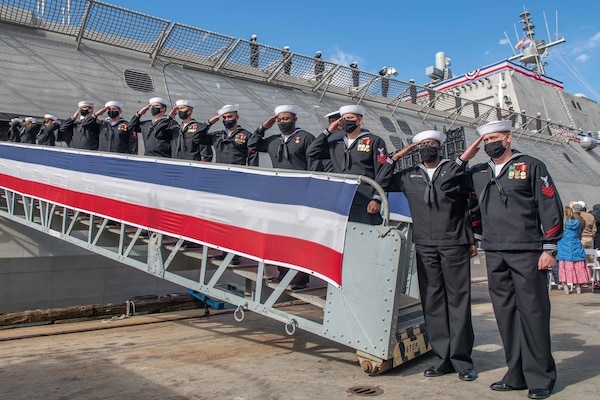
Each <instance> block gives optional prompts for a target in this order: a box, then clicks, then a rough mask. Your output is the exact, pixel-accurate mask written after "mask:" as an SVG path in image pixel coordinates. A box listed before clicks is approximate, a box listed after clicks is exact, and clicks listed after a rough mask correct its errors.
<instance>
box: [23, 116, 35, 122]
mask: <svg viewBox="0 0 600 400" xmlns="http://www.w3.org/2000/svg"><path fill="white" fill-rule="evenodd" d="M25 121H27V122H35V118H33V117H25Z"/></svg>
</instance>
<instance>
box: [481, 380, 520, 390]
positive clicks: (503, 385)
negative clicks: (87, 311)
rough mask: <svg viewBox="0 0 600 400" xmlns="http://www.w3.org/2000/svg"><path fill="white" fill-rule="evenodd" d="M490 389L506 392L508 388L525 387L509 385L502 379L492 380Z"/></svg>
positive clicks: (518, 388) (517, 388)
mask: <svg viewBox="0 0 600 400" xmlns="http://www.w3.org/2000/svg"><path fill="white" fill-rule="evenodd" d="M490 389H492V390H496V391H498V392H508V391H509V390H524V389H527V388H526V387H520V386H510V385H507V384H506V383H504V382H503V381H499V382H494V383H492V384H491V385H490Z"/></svg>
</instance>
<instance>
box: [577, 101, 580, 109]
mask: <svg viewBox="0 0 600 400" xmlns="http://www.w3.org/2000/svg"><path fill="white" fill-rule="evenodd" d="M577 108H579V111H581V106H580V105H579V102H577Z"/></svg>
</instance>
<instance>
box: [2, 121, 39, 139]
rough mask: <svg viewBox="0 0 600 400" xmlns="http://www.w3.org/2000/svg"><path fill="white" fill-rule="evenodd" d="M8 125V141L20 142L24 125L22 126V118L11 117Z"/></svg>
mask: <svg viewBox="0 0 600 400" xmlns="http://www.w3.org/2000/svg"><path fill="white" fill-rule="evenodd" d="M9 125H10V127H9V128H8V141H9V142H16V143H18V142H20V141H21V134H22V133H23V132H24V131H25V127H24V126H23V120H22V119H21V118H12V119H11V120H10V124H9ZM34 143H35V142H34Z"/></svg>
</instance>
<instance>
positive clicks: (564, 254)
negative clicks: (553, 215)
mask: <svg viewBox="0 0 600 400" xmlns="http://www.w3.org/2000/svg"><path fill="white" fill-rule="evenodd" d="M557 248H558V253H557V256H556V259H557V260H558V263H559V267H558V276H559V280H560V281H561V282H562V283H563V284H564V291H565V294H569V292H570V290H569V284H573V286H574V287H575V289H576V292H577V294H581V284H587V283H588V282H589V281H590V275H589V271H588V267H587V263H586V261H585V259H586V255H585V249H584V248H583V245H582V244H581V240H579V221H578V220H577V219H576V218H575V217H574V215H573V209H572V208H571V207H565V215H564V231H563V236H562V238H561V239H560V240H559V241H558V244H557Z"/></svg>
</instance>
